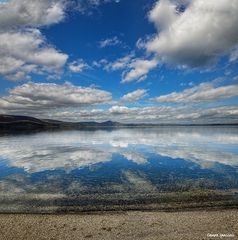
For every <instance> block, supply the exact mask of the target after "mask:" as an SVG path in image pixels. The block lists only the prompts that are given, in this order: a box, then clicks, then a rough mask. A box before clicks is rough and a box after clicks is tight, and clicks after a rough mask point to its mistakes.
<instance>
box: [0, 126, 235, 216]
mask: <svg viewBox="0 0 238 240" xmlns="http://www.w3.org/2000/svg"><path fill="white" fill-rule="evenodd" d="M237 189H238V128H237V127H170V128H169V127H161V128H148V129H146V128H143V129H142V128H141V129H118V130H112V131H109V130H108V131H107V130H98V131H63V132H44V133H36V134H32V135H17V136H1V137H0V212H67V211H72V212H75V211H76V212H77V211H91V210H115V209H148V208H150V209H167V208H168V209H170V208H171V207H176V208H177V207H196V206H202V207H207V206H209V207H213V206H223V207H224V206H232V207H236V206H237V199H238V197H237V196H238V194H237V193H238V191H237Z"/></svg>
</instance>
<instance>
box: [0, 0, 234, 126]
mask: <svg viewBox="0 0 238 240" xmlns="http://www.w3.org/2000/svg"><path fill="white" fill-rule="evenodd" d="M22 9H23V10H22ZM237 25H238V0H231V1H228V0H221V1H219V3H217V2H216V1H215V0H211V1H209V2H208V3H204V1H202V0H191V1H186V0H160V1H157V0H136V1H127V0H78V1H76V0H74V1H73V0H62V1H55V0H40V1H37V2H34V1H30V0H25V1H20V0H9V1H5V3H3V1H1V2H0V59H1V60H0V84H1V88H0V113H2V114H21V115H31V116H35V117H43V118H55V119H62V120H69V121H105V120H114V121H121V122H153V123H168V122H171V123H234V122H238V106H237V104H238V68H237V59H238V33H237Z"/></svg>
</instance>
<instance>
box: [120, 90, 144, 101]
mask: <svg viewBox="0 0 238 240" xmlns="http://www.w3.org/2000/svg"><path fill="white" fill-rule="evenodd" d="M147 92H148V91H147V90H145V89H137V90H135V91H133V92H130V93H127V94H126V95H124V96H123V97H122V98H121V99H122V100H124V101H137V100H140V99H142V98H144V97H145V96H147V95H148V93H147Z"/></svg>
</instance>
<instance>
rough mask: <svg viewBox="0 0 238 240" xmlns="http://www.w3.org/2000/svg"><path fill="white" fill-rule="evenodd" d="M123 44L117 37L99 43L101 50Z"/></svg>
mask: <svg viewBox="0 0 238 240" xmlns="http://www.w3.org/2000/svg"><path fill="white" fill-rule="evenodd" d="M121 44H122V42H121V41H120V40H119V38H118V37H117V36H115V37H112V38H107V39H104V40H102V41H100V42H99V46H100V48H105V47H109V46H117V45H121Z"/></svg>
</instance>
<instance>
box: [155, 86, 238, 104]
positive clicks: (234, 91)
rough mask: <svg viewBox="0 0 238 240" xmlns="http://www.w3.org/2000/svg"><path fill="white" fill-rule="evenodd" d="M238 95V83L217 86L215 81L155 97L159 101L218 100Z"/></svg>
mask: <svg viewBox="0 0 238 240" xmlns="http://www.w3.org/2000/svg"><path fill="white" fill-rule="evenodd" d="M234 96H238V85H227V86H220V87H216V86H215V85H214V83H213V82H211V83H201V84H200V85H198V86H195V87H192V88H188V89H185V90H184V91H182V92H173V93H170V94H168V95H163V96H160V97H157V98H155V100H156V101H158V102H175V103H176V102H177V103H179V102H184V103H189V102H206V101H217V100H221V99H227V98H231V97H234Z"/></svg>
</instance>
